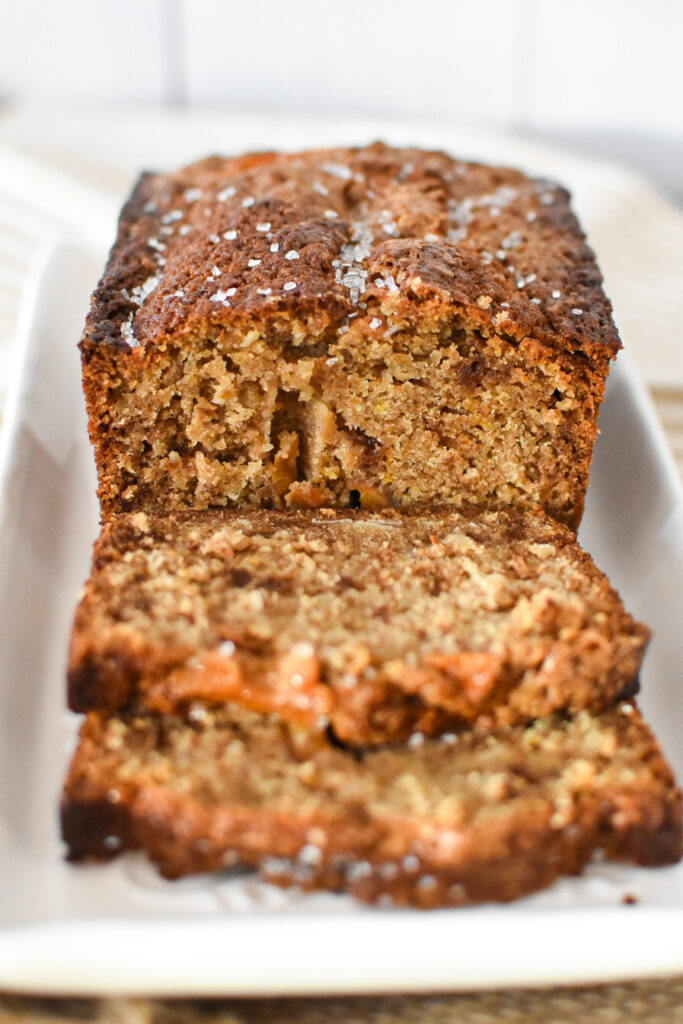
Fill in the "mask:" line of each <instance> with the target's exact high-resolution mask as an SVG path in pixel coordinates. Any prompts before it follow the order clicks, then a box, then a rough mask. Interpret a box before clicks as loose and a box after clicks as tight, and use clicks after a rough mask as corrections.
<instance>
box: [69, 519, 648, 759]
mask: <svg viewBox="0 0 683 1024" xmlns="http://www.w3.org/2000/svg"><path fill="white" fill-rule="evenodd" d="M647 637H648V631H647V629H646V628H645V627H644V626H642V625H640V624H639V623H637V622H635V621H634V620H633V619H632V618H631V616H630V615H629V614H628V613H627V612H626V611H625V610H624V607H623V605H622V603H621V601H620V599H619V597H618V595H617V594H616V593H615V591H614V590H612V589H611V587H610V586H609V583H608V581H607V579H606V578H605V576H604V575H603V574H602V573H601V572H599V570H598V569H596V567H595V565H594V564H593V562H592V561H591V559H590V557H589V556H588V555H587V554H585V553H584V552H582V551H581V549H580V548H579V547H578V545H577V544H576V542H575V540H574V539H573V535H572V534H571V533H570V531H569V530H568V529H566V528H565V527H562V526H559V525H557V524H556V523H554V522H553V521H552V520H550V519H549V518H547V517H545V516H542V515H532V514H521V513H508V512H498V513H492V512H485V513H478V514H477V515H476V516H474V515H473V516H472V517H468V516H465V515H462V514H460V513H458V512H455V511H453V512H442V513H424V514H422V515H408V514H400V513H398V512H394V511H390V510H387V511H385V512H382V513H371V512H363V511H362V510H361V511H358V512H350V511H346V512H343V511H333V510H330V509H327V510H320V511H319V512H317V513H313V512H297V511H290V512H286V511H284V512H278V511H248V512H241V513H237V512H227V511H225V510H213V511H206V512H176V513H168V514H162V513H156V514H154V513H149V514H147V513H142V512H138V513H132V514H128V515H122V516H117V517H114V518H113V519H112V520H111V521H110V522H109V523H107V524H106V525H105V527H104V530H103V532H102V535H101V537H100V539H99V540H98V542H97V544H96V547H95V554H94V561H93V572H92V576H91V578H90V580H89V581H88V583H87V585H86V589H85V595H84V597H83V599H82V601H81V604H80V606H79V608H78V611H77V613H76V620H75V625H74V631H73V638H72V643H71V655H70V665H69V686H70V703H71V707H72V708H73V709H75V710H77V711H87V710H92V709H100V710H109V711H111V710H116V709H117V708H120V707H121V706H123V705H124V704H125V703H126V702H128V701H131V700H133V701H136V702H138V703H140V702H144V703H145V704H146V705H147V706H148V707H149V708H151V709H154V710H158V711H163V712H174V711H181V712H182V711H184V710H186V709H187V708H188V706H189V705H190V704H191V702H192V701H194V700H208V701H212V702H214V703H215V702H221V701H224V700H228V701H236V702H238V703H243V704H244V705H245V706H247V707H250V708H251V709H252V710H257V711H261V712H277V713H278V714H280V715H281V716H282V717H284V718H286V719H288V720H290V721H291V722H298V723H299V724H301V725H302V726H304V727H306V728H307V729H311V728H316V727H318V728H321V727H322V728H324V727H326V726H327V725H328V724H329V725H331V728H332V731H333V732H334V734H335V736H336V737H337V738H338V739H340V740H342V741H343V742H344V743H347V744H354V745H361V746H362V745H367V744H373V743H384V742H387V741H396V740H405V739H406V738H407V737H408V736H410V735H411V734H413V733H415V732H418V733H425V734H434V733H438V732H443V731H447V730H448V729H451V728H454V727H457V726H458V725H460V724H462V722H476V723H477V724H478V726H480V727H482V728H485V729H491V728H493V727H495V726H500V725H503V724H511V723H518V722H524V721H529V720H531V719H532V718H535V717H538V716H541V715H546V714H549V713H550V712H553V711H557V710H562V711H569V712H575V711H578V710H580V709H582V708H585V707H591V708H594V709H599V708H601V707H604V706H606V705H607V704H610V703H612V702H613V701H615V700H616V699H617V698H618V697H619V696H620V695H622V694H624V693H625V692H633V691H634V690H635V687H636V684H637V676H638V669H639V666H640V662H641V658H642V655H643V650H644V647H645V644H646V641H647Z"/></svg>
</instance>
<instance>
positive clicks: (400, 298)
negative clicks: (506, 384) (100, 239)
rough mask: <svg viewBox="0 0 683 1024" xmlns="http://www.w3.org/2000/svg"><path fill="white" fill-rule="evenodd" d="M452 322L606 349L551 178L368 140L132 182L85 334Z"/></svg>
mask: <svg viewBox="0 0 683 1024" xmlns="http://www.w3.org/2000/svg"><path fill="white" fill-rule="evenodd" d="M453 317H455V318H460V319H461V321H466V322H467V323H468V325H470V326H471V327H473V328H474V329H477V330H481V331H482V332H483V333H485V334H491V333H498V334H502V335H504V336H506V337H508V338H511V339H518V340H521V339H524V338H532V339H535V340H537V341H539V342H541V343H543V344H544V345H546V346H549V347H551V348H553V347H555V348H559V349H563V350H567V351H572V352H577V353H581V354H583V355H586V356H588V357H589V358H593V359H597V360H599V361H600V362H601V364H603V365H605V363H606V359H607V358H609V357H612V356H614V355H615V353H616V352H617V350H618V348H619V347H620V342H619V337H618V333H617V331H616V328H615V326H614V323H613V320H612V312H611V305H610V302H609V300H608V299H607V297H606V296H605V294H604V292H603V290H602V277H601V274H600V271H599V269H598V267H597V264H596V262H595V257H594V254H593V252H592V250H591V249H590V248H589V247H588V245H587V244H586V241H585V237H584V235H583V233H582V231H581V229H580V227H579V225H578V223H577V220H576V218H575V216H574V215H573V213H572V212H571V210H570V207H569V195H568V193H567V192H566V191H565V190H564V189H562V188H561V187H559V186H558V185H555V184H553V183H550V182H548V181H543V180H533V179H530V178H528V177H527V176H525V175H524V174H522V173H521V172H519V171H516V170H511V169H507V168H498V167H488V166H485V165H482V164H477V163H465V162H462V161H459V160H454V159H452V158H451V157H450V156H448V155H446V154H445V153H441V152H426V151H423V150H419V149H393V148H390V147H388V146H385V145H383V144H381V143H375V144H373V145H371V146H368V147H365V148H357V149H333V150H316V151H308V152H303V153H296V154H278V153H258V154H249V155H246V156H243V157H238V158H223V157H210V158H208V159H206V160H203V161H200V162H198V163H195V164H192V165H190V166H189V167H186V168H184V169H182V170H180V171H178V172H177V173H174V174H147V175H143V177H142V178H141V179H140V181H139V182H138V184H137V186H136V188H135V190H134V192H133V195H132V197H131V199H130V200H129V202H128V203H127V205H126V206H125V207H124V209H123V212H122V215H121V220H120V224H119V233H118V238H117V241H116V243H115V245H114V247H113V249H112V253H111V256H110V259H109V262H108V265H107V268H106V270H105V273H104V276H103V278H102V280H101V281H100V284H99V286H98V288H97V289H96V291H95V293H94V296H93V302H92V307H91V312H90V315H89V317H88V322H87V325H86V330H85V334H84V339H83V342H84V344H85V345H86V346H87V345H88V344H100V343H106V344H110V345H114V346H118V347H121V348H136V347H143V348H147V347H148V346H157V347H159V346H163V345H164V344H165V343H166V342H167V341H168V339H169V338H174V339H181V338H183V337H185V336H189V335H192V334H194V333H206V331H207V330H208V331H211V330H212V329H215V330H217V331H219V330H221V329H228V330H230V329H235V330H239V331H240V332H244V331H248V330H249V329H253V328H256V329H258V330H264V329H265V330H268V331H271V332H274V333H275V334H276V335H277V333H278V332H281V333H286V334H288V335H289V336H293V338H294V341H295V343H296V342H297V340H299V341H300V340H301V339H308V340H309V342H310V338H311V336H313V337H314V338H316V339H319V340H320V341H321V342H322V343H323V346H324V344H325V342H326V341H327V342H329V341H330V340H331V339H332V337H334V335H335V334H336V333H338V332H339V333H340V332H343V331H344V330H345V329H347V328H348V325H349V323H350V322H351V321H352V320H355V321H356V322H357V323H358V322H362V321H363V320H365V321H367V324H366V326H367V328H368V330H375V331H379V332H384V331H386V330H389V331H390V330H391V328H392V327H393V326H395V325H396V324H401V325H403V327H405V325H406V324H407V325H408V326H410V323H411V322H416V321H420V320H425V319H426V320H433V321H434V322H435V324H437V325H438V324H439V323H441V324H442V323H443V322H444V321H448V320H449V319H450V318H453Z"/></svg>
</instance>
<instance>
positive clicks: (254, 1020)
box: [0, 111, 683, 1024]
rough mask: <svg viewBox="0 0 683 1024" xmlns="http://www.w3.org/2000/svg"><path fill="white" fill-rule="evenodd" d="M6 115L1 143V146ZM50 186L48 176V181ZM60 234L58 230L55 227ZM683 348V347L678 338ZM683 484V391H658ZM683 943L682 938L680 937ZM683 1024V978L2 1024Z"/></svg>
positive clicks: (20, 278) (159, 1003) (21, 258)
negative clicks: (533, 1023) (500, 1023)
mask: <svg viewBox="0 0 683 1024" xmlns="http://www.w3.org/2000/svg"><path fill="white" fill-rule="evenodd" d="M2 129H3V119H2V112H1V111H0V144H2V142H3V130H2ZM11 142H12V151H11V153H12V155H14V154H16V155H17V157H18V158H19V160H21V159H23V158H27V159H30V160H31V161H32V162H33V161H35V162H36V163H40V164H41V165H42V167H43V168H44V169H45V171H46V174H48V173H49V172H55V173H56V174H57V175H58V176H59V180H60V182H61V183H62V184H64V183H68V182H69V181H72V182H74V183H75V185H76V186H78V185H82V186H83V187H84V189H86V190H88V189H90V188H92V187H94V188H99V187H102V189H103V190H105V191H106V190H110V191H114V192H115V191H121V190H122V189H123V188H124V186H125V181H126V175H125V174H124V173H123V172H122V171H121V170H120V169H119V168H117V167H115V166H112V165H110V164H108V163H107V161H103V160H102V159H97V158H94V157H93V156H92V155H90V154H88V153H83V152H82V151H80V150H79V151H75V150H74V149H73V148H70V146H69V144H68V141H66V142H65V143H64V145H63V146H59V147H55V146H54V144H53V145H51V146H49V147H48V146H45V145H42V146H41V142H40V139H39V138H37V137H35V138H33V137H32V136H30V135H29V134H27V135H26V136H25V137H23V138H22V139H21V141H20V143H18V142H17V137H16V132H15V133H14V137H13V138H12V139H11ZM46 180H49V178H46ZM53 226H54V224H53ZM43 228H44V220H43V219H42V211H40V210H39V211H38V212H36V215H35V217H34V218H32V217H31V216H27V214H26V210H25V209H23V208H19V207H14V206H13V204H12V203H9V202H7V201H5V202H4V203H3V195H2V190H1V188H0V415H1V410H2V403H3V400H4V397H5V389H6V381H7V373H6V367H7V365H8V364H9V359H10V354H11V349H12V343H13V339H14V336H15V333H16V329H17V322H18V315H19V307H20V303H21V296H22V290H23V286H24V284H25V281H26V276H27V274H28V272H29V268H30V266H31V262H32V260H33V258H34V257H35V253H36V248H37V245H38V243H39V239H40V233H41V230H43ZM680 340H681V343H682V344H683V339H680ZM650 393H651V395H652V397H653V399H654V402H655V406H656V409H657V412H658V413H659V416H660V419H661V421H662V424H663V426H664V429H665V432H666V435H667V438H668V440H669V443H670V445H671V448H672V451H673V454H674V457H675V459H676V462H677V465H678V467H679V470H680V472H681V474H682V476H683V387H681V386H679V384H678V382H676V383H675V384H674V385H672V386H671V387H663V386H661V383H660V384H659V385H658V386H654V387H650ZM681 941H683V938H681ZM28 1021H30V1022H33V1024H58V1022H59V1024H65V1022H68V1024H71V1022H74V1024H76V1022H80V1024H90V1022H93V1024H95V1022H97V1024H461V1022H462V1024H465V1022H467V1024H493V1022H498V1021H500V1022H505V1024H527V1022H538V1024H626V1022H633V1024H655V1022H656V1024H660V1022H661V1024H683V977H678V978H674V979H666V980H653V981H638V982H633V983H631V984H615V985H599V986H590V987H582V988H572V989H569V988H553V989H547V990H509V991H502V992H480V993H471V994H457V995H435V996H391V997H376V998H369V997H358V998H344V999H321V998H315V999H276V1000H253V999H248V1000H205V1001H194V1002H188V1001H177V1000H175V1001H172V1000H168V1001H164V1000H140V999H131V1000H125V999H124V1000H122V999H107V998H103V999H101V1000H78V999H74V1000H67V999H49V998H46V999H37V998H36V997H33V996H21V995H16V994H12V995H10V994H5V995H3V994H2V993H0V1024H19V1022H21V1024H26V1022H28Z"/></svg>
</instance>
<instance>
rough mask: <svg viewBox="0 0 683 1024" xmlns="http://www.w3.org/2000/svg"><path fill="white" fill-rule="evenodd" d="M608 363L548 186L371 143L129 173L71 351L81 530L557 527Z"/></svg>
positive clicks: (570, 517)
mask: <svg viewBox="0 0 683 1024" xmlns="http://www.w3.org/2000/svg"><path fill="white" fill-rule="evenodd" d="M619 345H620V343H619V338H618V335H617V332H616V328H615V327H614V323H613V321H612V315H611V306H610V303H609V300H608V299H607V298H606V296H605V294H604V292H603V290H602V278H601V275H600V272H599V270H598V268H597V265H596V263H595V258H594V255H593V253H592V251H591V250H590V248H589V247H588V246H587V245H586V241H585V238H584V235H583V233H582V232H581V230H580V228H579V226H578V224H577V222H576V219H575V217H574V216H573V214H572V213H571V211H570V208H569V197H568V194H567V193H566V192H565V191H564V190H563V189H562V188H560V187H558V186H556V185H554V184H552V183H549V182H547V181H535V180H532V179H530V178H528V177H526V176H525V175H523V174H521V173H520V172H518V171H514V170H509V169H505V168H497V167H487V166H484V165H481V164H473V163H463V162H462V161H458V160H454V159H452V158H451V157H449V156H447V155H446V154H444V153H437V152H425V151H421V150H417V149H392V148H390V147H388V146H384V145H381V144H379V143H378V144H375V145H372V146H369V147H366V148H361V149H338V150H325V151H315V152H306V153H299V154H291V155H283V154H277V153H266V154H250V155H247V156H244V157H240V158H236V159H228V158H221V157H213V158H209V159H207V160H204V161H202V162H200V163H197V164H194V165H192V166H190V167H186V168H184V169H183V170H181V171H178V172H177V173H175V174H153V175H145V176H144V177H143V178H142V179H141V181H140V182H139V184H138V186H137V188H136V189H135V191H134V193H133V195H132V197H131V199H130V201H129V203H128V204H127V205H126V207H125V208H124V210H123V213H122V216H121V221H120V225H119V234H118V238H117V241H116V244H115V245H114V248H113V250H112V253H111V256H110V259H109V262H108V265H107V268H106V270H105V273H104V275H103V277H102V280H101V281H100V284H99V286H98V288H97V289H96V291H95V293H94V296H93V303H92V307H91V311H90V315H89V317H88V322H87V325H86V329H85V333H84V335H83V339H82V341H81V352H82V359H83V383H84V389H85V393H86V399H87V405H88V412H89V424H90V436H91V439H92V441H93V444H94V446H95V452H96V460H97V466H98V474H99V496H100V501H101V506H102V510H103V513H104V514H105V515H108V514H110V513H111V512H114V511H126V510H133V509H137V508H148V507H154V506H157V507H163V508H182V507H194V508H203V507H210V506H225V505H227V506H230V505H239V506H241V507H244V506H246V505H249V506H261V507H288V506H293V507H318V506H324V505H328V506H351V507H353V506H361V507H365V508H378V507H382V506H395V507H401V508H405V507H420V506H424V507H434V506H462V505H467V504H475V505H481V506H488V507H492V506H501V507H507V506H519V507H525V508H539V507H540V508H543V509H544V510H545V511H547V512H548V513H550V514H551V515H552V516H553V517H555V518H557V519H559V520H562V521H564V522H566V523H568V524H569V525H571V526H573V527H576V526H577V525H578V522H579V519H580V517H581V511H582V508H583V501H584V495H585V490H586V486H587V483H588V471H589V466H590V461H591V455H592V449H593V443H594V440H595V434H596V429H597V413H598V407H599V405H600V402H601V400H602V396H603V391H604V381H605V377H606V374H607V371H608V366H609V362H610V359H611V358H612V357H613V356H614V355H615V354H616V352H617V350H618V348H619Z"/></svg>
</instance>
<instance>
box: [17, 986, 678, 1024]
mask: <svg viewBox="0 0 683 1024" xmlns="http://www.w3.org/2000/svg"><path fill="white" fill-rule="evenodd" d="M28 1021H30V1022H31V1024H501V1022H504V1024H626V1022H628V1024H683V978H676V979H673V980H671V979H669V980H667V981H639V982H633V983H631V984H626V985H624V984H619V985H601V986H599V987H597V988H596V987H590V988H576V989H573V988H555V989H545V990H528V989H521V990H512V991H504V992H479V993H467V994H463V995H455V996H383V997H379V996H377V997H372V998H369V997H355V998H344V999H245V1000H238V999H230V1000H201V1001H196V1000H194V1001H186V1000H172V1001H171V1000H154V999H145V1000H139V999H133V1000H118V999H104V1000H50V999H36V998H27V997H26V998H22V997H17V996H12V997H10V996H5V997H3V996H0V1024H27V1022H28Z"/></svg>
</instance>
